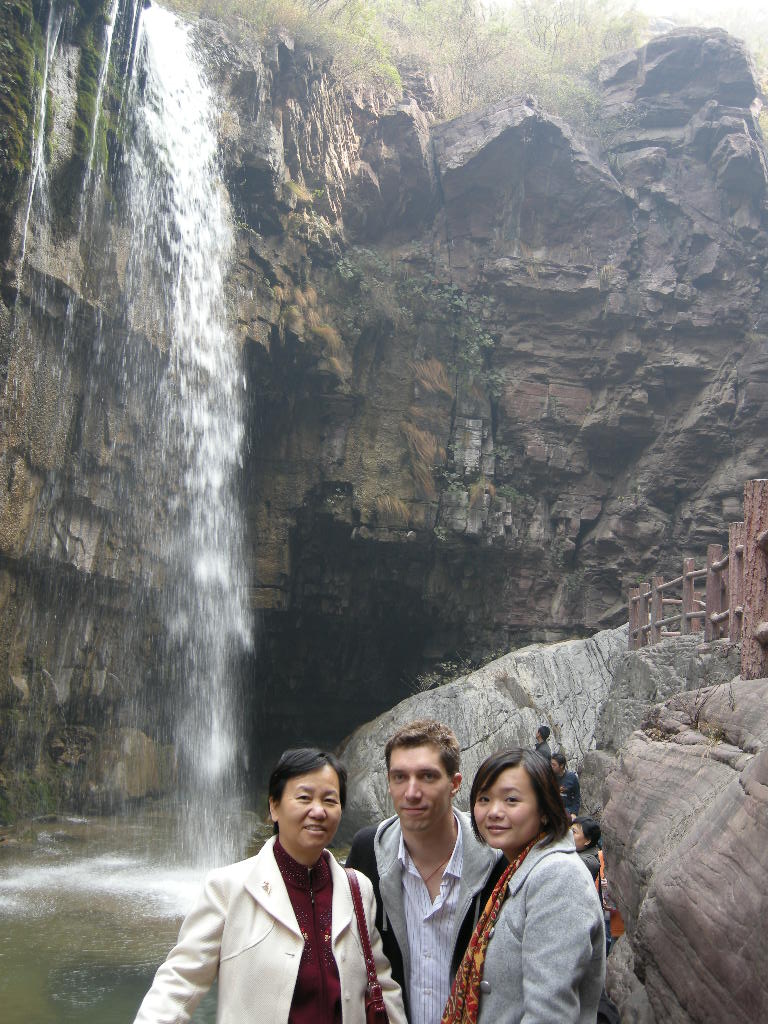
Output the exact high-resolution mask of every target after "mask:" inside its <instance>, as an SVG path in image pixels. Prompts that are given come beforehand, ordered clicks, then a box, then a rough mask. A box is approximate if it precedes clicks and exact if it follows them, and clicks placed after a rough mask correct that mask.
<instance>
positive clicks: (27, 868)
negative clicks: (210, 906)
mask: <svg viewBox="0 0 768 1024" xmlns="http://www.w3.org/2000/svg"><path fill="white" fill-rule="evenodd" d="M241 817H242V822H241V827H240V828H239V829H238V830H237V831H238V832H239V833H241V834H242V846H241V849H240V850H237V851H234V855H233V856H231V857H229V858H227V859H228V860H237V859H239V858H241V857H244V856H248V855H249V854H252V853H253V852H255V849H256V848H257V847H258V845H259V840H263V839H264V838H266V836H267V835H268V832H269V830H268V829H265V828H264V827H263V826H261V825H260V823H259V822H258V820H257V819H256V817H255V816H254V815H249V814H242V815H241ZM177 826H178V821H177V819H176V818H175V816H174V815H173V813H172V812H169V811H164V810H155V811H151V812H146V813H143V814H141V815H137V816H135V817H121V818H110V819H103V818H101V819H82V818H63V817H62V818H57V819H55V820H53V821H45V822H36V823H33V824H31V825H29V826H28V827H26V828H25V829H23V830H21V831H20V832H19V833H18V834H17V835H15V836H12V837H10V838H9V839H8V840H7V841H6V842H4V843H2V844H0V1020H2V1021H3V1024H130V1022H131V1021H132V1020H133V1018H134V1016H135V1013H136V1011H137V1009H138V1006H139V1004H140V1002H141V1000H142V997H143V995H144V993H145V992H146V990H147V989H148V988H149V986H150V984H151V982H152V978H153V976H154V972H155V970H156V969H157V967H158V965H159V964H160V963H161V962H162V961H163V959H164V958H165V956H166V954H167V952H168V950H169V949H170V948H171V946H172V945H173V943H174V941H175V939H176V934H177V932H178V928H179V924H180V923H181V920H182V918H183V916H184V914H185V913H186V912H187V910H188V909H189V908H190V906H191V905H192V903H193V901H194V899H195V896H196V894H197V892H198V890H199V889H200V886H201V884H202V881H203V878H204V876H205V874H206V871H207V867H206V866H202V865H193V864H189V863H187V864H184V863H179V862H178V861H177V860H176V857H175V850H176V849H177V848H178V827H177ZM215 1006H216V999H215V991H212V992H210V993H209V994H208V995H207V996H206V998H205V1000H204V1002H203V1003H201V1005H200V1006H199V1008H198V1010H197V1011H196V1013H195V1016H194V1018H193V1020H194V1021H195V1022H196V1024H214V1021H215V1016H216V1013H215Z"/></svg>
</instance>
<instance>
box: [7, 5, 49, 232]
mask: <svg viewBox="0 0 768 1024" xmlns="http://www.w3.org/2000/svg"><path fill="white" fill-rule="evenodd" d="M43 47H44V41H43V33H42V29H41V27H40V25H39V24H38V22H37V21H36V19H35V16H34V13H33V8H32V4H31V3H30V2H29V0H3V3H2V4H0V236H2V237H5V238H7V236H8V226H9V224H8V222H9V216H10V211H11V209H12V208H13V207H14V206H15V204H16V202H17V200H18V195H19V189H20V186H21V183H22V182H23V181H24V179H25V178H26V177H27V175H28V174H29V171H30V167H31V161H32V141H33V137H34V127H35V125H34V121H35V96H36V94H37V92H38V84H39V83H38V79H39V77H40V72H39V70H38V68H39V63H40V62H39V61H38V62H37V65H38V66H37V67H36V60H35V58H36V55H38V54H39V55H41V56H42V52H43Z"/></svg>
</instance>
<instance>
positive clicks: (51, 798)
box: [0, 771, 60, 825]
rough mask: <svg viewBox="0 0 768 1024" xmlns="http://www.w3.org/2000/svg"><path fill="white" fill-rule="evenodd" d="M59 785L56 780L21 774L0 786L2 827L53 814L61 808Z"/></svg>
mask: <svg viewBox="0 0 768 1024" xmlns="http://www.w3.org/2000/svg"><path fill="white" fill-rule="evenodd" d="M59 796H60V794H59V784H58V781H57V780H56V779H55V778H49V777H48V776H45V775H36V774H33V773H32V772H29V771H25V772H19V773H18V774H16V775H14V776H12V777H11V778H10V779H8V778H7V777H6V780H5V784H4V785H3V786H0V825H12V824H13V823H14V822H15V821H18V820H19V819H20V818H35V817H38V816H39V815H41V814H52V813H53V812H54V811H56V810H57V809H58V807H59V802H60V801H59Z"/></svg>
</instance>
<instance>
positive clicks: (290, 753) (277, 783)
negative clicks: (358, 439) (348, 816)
mask: <svg viewBox="0 0 768 1024" xmlns="http://www.w3.org/2000/svg"><path fill="white" fill-rule="evenodd" d="M326 765H329V766H330V767H331V768H333V770H334V771H335V772H336V775H337V776H338V779H339V803H340V804H341V809H342V811H343V810H344V805H345V804H346V802H347V769H346V768H345V767H344V765H343V764H342V763H341V761H340V760H339V759H338V757H335V756H334V755H333V754H329V753H328V752H327V751H325V750H318V749H317V747H294V748H293V749H292V750H284V751H283V753H282V754H281V755H280V760H279V761H278V762H277V764H276V765H275V767H274V768H273V769H272V774H271V775H270V776H269V791H268V795H269V799H270V800H274V802H275V803H276V804H279V803H280V800H281V799H282V796H283V792H284V791H285V784H286V782H288V780H289V779H295V778H297V777H298V776H299V775H309V773H310V772H316V771H317V770H318V769H319V768H324V767H325V766H326ZM274 830H275V832H277V822H275V823H274Z"/></svg>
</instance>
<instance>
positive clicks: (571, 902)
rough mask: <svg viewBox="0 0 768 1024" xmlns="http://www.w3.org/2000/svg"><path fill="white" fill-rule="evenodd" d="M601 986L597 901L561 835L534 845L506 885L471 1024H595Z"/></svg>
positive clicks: (602, 944)
mask: <svg viewBox="0 0 768 1024" xmlns="http://www.w3.org/2000/svg"><path fill="white" fill-rule="evenodd" d="M604 980H605V929H604V924H603V914H602V910H601V908H600V900H599V899H598V896H597V890H596V889H595V883H594V882H593V881H592V878H591V876H590V874H589V871H588V869H587V868H586V867H585V865H584V864H583V863H582V860H581V858H580V857H579V856H578V854H577V853H576V848H575V846H574V845H573V838H572V836H571V834H570V832H569V833H568V835H567V836H566V837H565V838H564V839H560V840H557V841H556V842H553V843H550V845H549V846H541V844H538V845H537V846H534V848H533V849H532V850H531V852H530V853H529V854H528V856H527V857H526V858H525V860H524V861H523V863H522V864H521V865H520V867H519V868H518V870H517V871H516V872H515V874H514V875H513V876H512V879H511V880H510V884H509V889H508V892H507V898H506V900H505V901H504V904H503V905H502V909H501V913H500V915H499V919H498V921H497V922H496V926H495V928H494V930H493V935H492V937H491V941H490V942H489V943H488V949H487V953H486V958H485V968H484V971H483V980H482V983H481V986H480V992H481V998H480V1013H479V1016H478V1024H554V1022H557V1024H595V1020H596V1019H597V1006H598V1003H599V1002H600V993H601V991H602V989H603V983H604Z"/></svg>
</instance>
